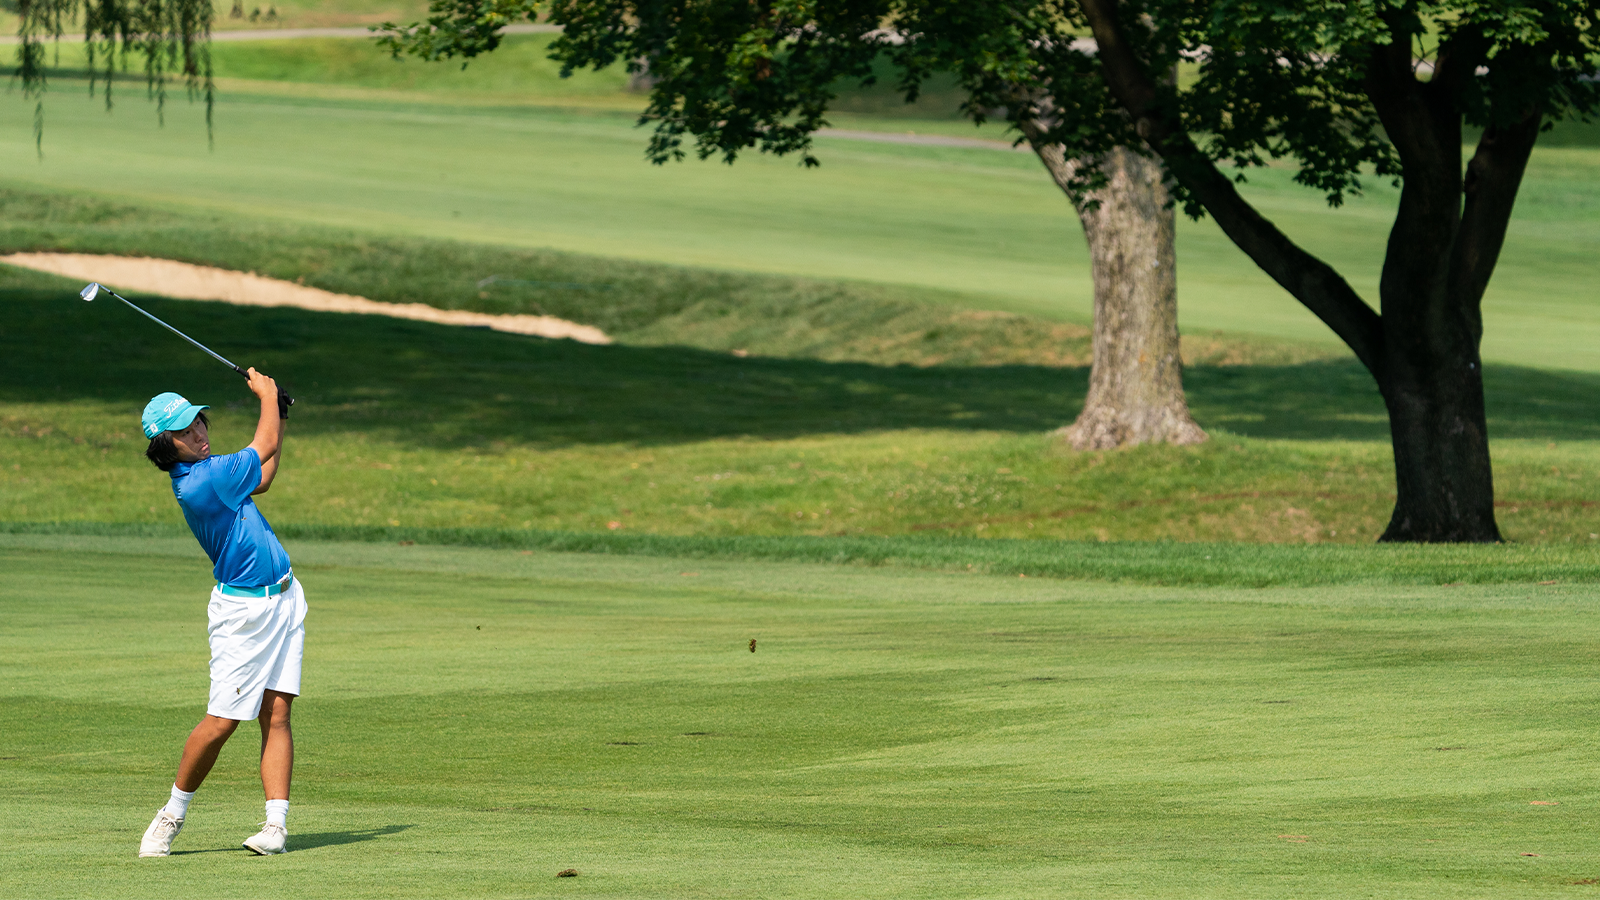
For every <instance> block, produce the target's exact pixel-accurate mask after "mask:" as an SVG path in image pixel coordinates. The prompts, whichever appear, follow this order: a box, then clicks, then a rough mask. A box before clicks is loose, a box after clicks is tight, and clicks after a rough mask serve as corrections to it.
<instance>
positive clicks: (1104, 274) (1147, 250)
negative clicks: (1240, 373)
mask: <svg viewBox="0 0 1600 900" xmlns="http://www.w3.org/2000/svg"><path fill="white" fill-rule="evenodd" d="M1034 151H1035V152H1036V153H1038V155H1039V158H1040V159H1041V160H1043V161H1044V164H1045V168H1047V169H1049V171H1050V174H1051V176H1052V177H1054V178H1055V180H1056V183H1057V184H1059V185H1061V186H1062V188H1063V189H1065V188H1066V186H1067V183H1068V181H1069V180H1070V179H1071V178H1072V173H1073V170H1074V169H1075V168H1076V166H1077V162H1076V161H1075V160H1069V159H1066V158H1065V156H1064V154H1063V152H1062V148H1061V145H1059V144H1042V145H1039V144H1036V145H1035V146H1034ZM1101 169H1102V171H1104V172H1105V174H1106V177H1107V178H1108V179H1109V183H1108V184H1107V185H1106V186H1105V187H1104V188H1101V189H1100V190H1098V191H1095V192H1093V193H1092V194H1090V195H1088V196H1087V197H1086V198H1085V201H1086V202H1084V203H1078V204H1075V205H1076V207H1077V210H1078V218H1079V220H1081V221H1082V222H1083V233H1084V236H1085V237H1086V238H1087V239H1088V242H1089V260H1090V265H1091V269H1092V271H1093V275H1094V362H1093V365H1092V366H1091V368H1090V370H1089V394H1088V397H1087V398H1085V400H1084V404H1083V411H1082V412H1081V413H1080V414H1079V415H1078V419H1077V421H1075V422H1073V423H1072V424H1071V425H1070V426H1067V427H1065V428H1062V429H1061V430H1060V431H1059V432H1057V433H1058V434H1060V435H1061V436H1062V437H1063V438H1064V439H1065V440H1066V441H1067V443H1068V444H1070V445H1071V446H1072V447H1073V448H1074V449H1077V450H1108V449H1112V448H1116V447H1131V446H1136V445H1139V444H1160V443H1166V444H1198V443H1200V442H1202V441H1204V440H1205V439H1206V433H1205V432H1204V431H1203V430H1201V428H1200V426H1199V425H1197V424H1195V421H1194V419H1193V417H1191V416H1190V415H1189V404H1188V402H1187V401H1186V400H1185V399H1184V395H1183V359H1182V356H1181V355H1180V353H1179V347H1178V274H1177V267H1176V263H1177V259H1176V254H1175V253H1174V251H1173V233H1174V215H1173V210H1172V209H1171V206H1170V204H1169V203H1168V197H1167V190H1166V188H1165V187H1164V186H1163V184H1162V170H1161V164H1160V163H1159V162H1157V161H1155V160H1153V159H1149V158H1146V157H1144V156H1140V155H1139V154H1137V153H1134V152H1133V151H1131V150H1128V149H1127V148H1125V147H1118V148H1116V149H1115V150H1113V151H1111V153H1109V154H1108V155H1107V157H1106V158H1105V159H1104V160H1102V161H1101ZM1093 201H1099V206H1098V208H1093V209H1091V208H1090V205H1091V203H1092V202H1093Z"/></svg>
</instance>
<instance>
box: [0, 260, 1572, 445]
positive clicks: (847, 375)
mask: <svg viewBox="0 0 1600 900" xmlns="http://www.w3.org/2000/svg"><path fill="white" fill-rule="evenodd" d="M142 305H144V306H145V308H147V309H149V310H150V311H151V312H152V313H153V314H155V315H157V316H160V317H161V318H163V319H165V320H167V321H169V322H171V323H172V324H173V325H175V326H176V327H178V328H180V329H182V330H184V331H185V332H187V333H189V334H190V335H192V336H194V337H195V338H197V339H198V340H200V341H201V342H203V343H206V344H208V345H209V346H211V347H212V349H214V350H216V351H218V352H219V353H221V354H223V355H224V356H227V357H229V358H230V359H232V360H233V361H235V362H237V363H239V364H240V365H245V366H250V365H254V366H257V367H259V368H261V369H262V370H264V371H267V372H269V373H271V374H273V375H275V376H277V377H278V378H280V379H281V380H282V382H283V383H284V384H285V386H286V387H287V388H288V389H289V390H291V391H292V392H293V393H294V394H295V395H296V397H297V398H299V400H300V405H298V406H296V408H295V410H296V415H295V416H294V427H295V429H296V430H297V431H299V432H300V433H302V434H304V433H308V432H310V433H316V432H323V433H343V432H362V433H366V434H369V435H372V436H374V437H380V438H385V439H390V440H395V441H398V442H401V443H408V444H415V445H425V446H436V447H466V446H489V445H491V444H493V443H495V442H496V441H505V442H508V443H513V444H533V445H543V446H556V447H559V446H567V445H575V444H588V443H611V442H625V443H637V444H655V443H674V442H680V441H690V440H700V439H706V438H713V437H731V436H751V437H758V438H788V437H797V436H803V435H808V434H841V433H858V432H865V431H874V430H880V429H907V428H938V429H962V430H993V431H1011V432H1020V433H1028V432H1031V433H1038V432H1044V431H1048V430H1051V429H1054V428H1057V427H1059V426H1061V425H1062V424H1065V423H1067V422H1070V421H1072V419H1073V418H1074V417H1075V416H1076V415H1077V413H1078V410H1079V408H1080V406H1081V404H1082V401H1083V395H1084V391H1085V390H1086V387H1087V381H1088V371H1087V370H1086V369H1082V368H1066V369H1062V368H1049V367H1044V366H996V367H934V368H913V367H909V366H879V365H870V364H865V363H830V362H820V361H816V360H807V359H781V358H738V357H734V356H731V355H728V354H723V353H716V352H711V351H706V350H699V349H694V348H683V347H664V348H663V347H629V346H615V345H613V346H609V347H596V346H587V345H583V344H577V343H573V342H570V341H549V340H542V339H538V338H529V337H523V336H518V335H507V334H500V333H497V332H492V331H488V330H486V329H470V328H458V327H449V326H440V325H431V324H428V323H423V322H411V321H405V320H398V319H387V318H382V317H376V316H354V315H342V314H334V313H312V312H306V311H302V310H295V309H256V308H251V307H236V306H228V305H224V304H216V303H194V302H185V301H174V300H149V301H142ZM1186 379H1187V386H1188V391H1189V400H1190V404H1191V406H1192V408H1193V409H1194V412H1195V415H1196V418H1197V419H1198V420H1199V421H1200V422H1201V424H1203V425H1205V426H1206V427H1208V428H1213V429H1216V428H1221V429H1225V430H1227V431H1230V432H1233V433H1236V434H1243V435H1249V436H1254V437H1265V438H1287V439H1301V440H1327V439H1346V440H1386V439H1387V437H1388V424H1387V420H1386V417H1385V415H1384V410H1383V405H1382V402H1381V401H1380V399H1379V398H1378V395H1377V391H1376V389H1375V388H1374V387H1373V384H1372V380H1371V379H1370V378H1369V377H1368V376H1367V374H1366V372H1365V371H1364V370H1363V369H1362V368H1361V367H1360V365H1359V364H1358V363H1356V362H1355V361H1354V360H1348V361H1347V360H1332V361H1322V362H1315V363H1305V364H1300V365H1290V366H1249V367H1243V366H1240V367H1195V368H1193V369H1191V370H1189V371H1188V372H1187V374H1186ZM1487 380H1488V386H1487V387H1488V394H1489V406H1490V409H1489V413H1490V419H1491V422H1490V426H1491V433H1492V434H1493V435H1495V436H1496V437H1503V438H1504V437H1519V438H1532V439H1540V440H1575V439H1595V438H1600V376H1596V375H1590V374H1583V373H1555V372H1544V371H1539V370H1533V369H1526V368H1519V367H1510V366H1492V367H1490V369H1489V371H1488V379H1487ZM163 390H176V391H178V392H180V393H183V394H184V395H185V396H187V397H189V398H190V399H192V400H194V401H195V402H199V403H210V404H212V405H213V406H217V407H223V406H226V405H230V404H231V405H237V406H241V407H245V408H248V407H247V406H246V404H247V403H248V402H253V401H252V400H251V398H250V397H249V396H248V394H247V393H246V391H245V389H244V384H243V383H242V381H241V379H239V378H238V376H236V375H233V374H232V373H230V372H228V371H227V369H225V368H223V367H222V366H221V365H219V364H218V363H216V362H215V361H214V360H211V359H209V358H207V357H206V356H205V355H204V354H202V353H200V352H199V351H198V350H195V349H194V348H192V347H190V346H189V345H187V344H185V343H183V342H182V341H181V340H180V339H178V338H177V337H175V336H173V335H171V334H169V333H167V332H165V331H163V330H162V329H160V328H159V327H157V326H156V325H154V324H153V323H151V322H149V321H147V320H145V319H143V318H142V317H140V316H139V315H138V314H137V313H135V312H134V311H133V310H131V309H128V308H127V307H125V306H123V305H121V304H120V303H116V302H115V301H112V302H111V303H109V304H108V303H101V302H95V303H92V304H89V303H84V302H82V301H80V300H78V299H77V298H76V297H75V296H74V295H72V294H71V293H65V292H57V291H54V290H38V289H13V290H4V291H0V400H3V401H9V402H64V401H72V400H79V399H94V400H101V401H107V402H111V403H115V404H119V405H125V406H126V407H127V409H128V412H129V416H130V425H131V421H132V419H131V417H132V416H134V415H136V414H137V412H138V410H139V409H140V408H141V407H142V406H143V404H144V402H145V401H146V400H148V399H149V398H150V397H151V396H152V395H154V394H156V393H158V392H160V391H163Z"/></svg>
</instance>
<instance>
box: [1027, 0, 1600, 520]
mask: <svg viewBox="0 0 1600 900" xmlns="http://www.w3.org/2000/svg"><path fill="white" fill-rule="evenodd" d="M1041 6H1050V7H1052V8H1053V9H1054V11H1055V13H1056V14H1058V15H1060V16H1061V17H1062V18H1063V19H1065V20H1067V21H1071V22H1074V23H1078V24H1081V25H1083V26H1085V27H1087V28H1088V29H1089V30H1091V31H1092V33H1093V35H1094V40H1095V43H1096V44H1097V48H1098V52H1097V53H1096V54H1095V59H1096V62H1097V64H1098V65H1099V67H1100V70H1101V72H1102V73H1103V75H1104V82H1105V85H1106V87H1107V91H1106V92H1105V93H1104V94H1102V95H1099V96H1100V97H1101V98H1103V99H1104V100H1105V101H1106V102H1108V103H1110V104H1111V105H1112V106H1113V107H1114V108H1116V109H1118V110H1120V111H1121V112H1123V113H1125V114H1126V119H1125V121H1126V122H1127V123H1128V128H1129V129H1130V130H1131V131H1132V132H1133V134H1134V135H1136V136H1137V137H1138V138H1139V139H1142V140H1143V141H1145V142H1146V144H1147V146H1149V147H1151V148H1153V149H1154V151H1155V152H1156V153H1157V154H1159V155H1160V157H1161V159H1162V160H1163V161H1164V162H1165V163H1166V165H1167V168H1168V170H1169V171H1170V172H1171V173H1172V175H1173V177H1174V179H1175V180H1176V192H1177V194H1178V197H1179V199H1180V200H1181V202H1183V203H1184V204H1185V205H1186V207H1187V209H1188V211H1189V212H1190V213H1191V214H1195V215H1198V214H1200V213H1201V212H1202V211H1203V212H1207V213H1210V214H1211V216H1212V217H1213V218H1214V219H1215V220H1216V221H1217V224H1218V225H1220V226H1221V228H1222V230H1223V231H1224V232H1225V233H1226V234H1227V235H1228V237H1230V238H1231V239H1232V240H1233V241H1234V243H1236V244H1238V245H1239V247H1240V248H1241V249H1242V250H1244V252H1245V253H1246V254H1248V255H1249V256H1250V258H1251V259H1252V260H1254V261H1255V263H1256V264H1257V265H1258V266H1260V267H1261V268H1262V269H1263V270H1264V271H1266V273H1267V274H1268V275H1270V276H1271V277H1272V278H1273V279H1274V280H1275V281H1277V282H1278V284H1280V285H1282V286H1283V288H1284V289H1285V290H1287V291H1288V292H1289V293H1290V294H1291V295H1293V296H1294V297H1295V299H1297V300H1299V301H1300V302H1301V303H1303V304H1304V305H1305V306H1306V307H1307V308H1308V309H1310V310H1311V311H1312V312H1313V313H1315V314H1316V315H1317V316H1318V317H1319V318H1320V319H1322V321H1323V322H1324V323H1326V324H1327V325H1328V327H1329V328H1331V329H1333V331H1334V332H1335V333H1336V334H1338V335H1339V337H1340V338H1342V339H1343V340H1344V342H1345V343H1346V344H1348V345H1349V347H1350V349H1351V350H1352V351H1354V352H1355V355H1356V357H1357V358H1358V359H1360V360H1361V362H1362V363H1363V364H1364V365H1365V366H1366V367H1367V369H1368V371H1369V372H1371V374H1372V377H1373V378H1374V379H1375V380H1376V382H1377V384H1378V389H1379V391H1380V392H1381V393H1382V395H1383V399H1384V402H1385V404H1386V405H1387V408H1388V412H1389V422H1390V430H1391V433H1392V437H1393V444H1394V461H1395V481H1396V486H1397V488H1398V492H1397V493H1398V497H1397V499H1396V502H1395V508H1394V513H1393V515H1392V517H1391V518H1390V521H1389V526H1388V528H1387V529H1386V530H1385V531H1384V534H1383V538H1382V539H1383V540H1386V541H1496V540H1499V539H1500V533H1499V530H1498V528H1497V527H1496V525H1495V519H1494V486H1493V477H1492V472H1491V469H1490V461H1489V444H1488V429H1487V425H1486V421H1485V416H1484V406H1483V368H1482V365H1481V361H1480V359H1479V341H1480V339H1481V338H1482V334H1483V318H1482V314H1481V302H1482V299H1483V294H1484V290H1485V289H1486V288H1487V286H1488V284H1489V277H1490V275H1491V274H1492V273H1493V271H1494V267H1495V263H1496V260H1497V259H1498V258H1499V255H1500V249H1501V246H1502V244H1503V242H1504V240H1505V235H1506V228H1507V224H1508V222H1509V220H1510V217H1511V209H1512V205H1513V203H1514V202H1515V200H1516V196H1517V189H1518V186H1519V184H1520V183H1521V180H1522V175H1523V171H1524V169H1525V167H1526V166H1527V162H1528V158H1529V155H1530V153H1531V152H1532V150H1533V146H1534V142H1535V140H1536V139H1537V137H1538V135H1539V133H1540V131H1541V129H1544V128H1548V127H1549V126H1550V124H1551V123H1553V122H1555V121H1558V120H1560V119H1563V118H1568V117H1573V116H1578V117H1587V116H1588V115H1589V114H1591V113H1593V112H1594V111H1595V110H1596V107H1597V101H1600V84H1597V81H1596V77H1595V73H1596V67H1597V62H1600V54H1597V43H1596V40H1597V30H1596V29H1597V24H1600V3H1596V2H1593V0H1494V2H1483V0H1448V2H1431V3H1430V2H1416V0H1353V2H1344V0H1292V2H1290V0H1280V2H1273V0H1267V2H1262V0H1123V2H1119V0H1081V2H1069V0H1064V2H1062V3H1059V4H1057V3H1049V4H1041ZM1175 65H1188V66H1192V71H1193V77H1192V78H1186V79H1185V84H1184V86H1182V87H1181V88H1180V87H1178V86H1177V85H1174V84H1172V83H1171V82H1169V81H1168V80H1166V79H1165V78H1164V77H1163V75H1164V73H1167V72H1169V71H1171V69H1172V67H1173V66H1175ZM1086 106H1089V107H1091V109H1090V110H1089V115H1091V116H1093V117H1094V120H1095V121H1105V118H1104V116H1103V115H1100V114H1099V111H1098V110H1094V109H1092V103H1088V102H1086ZM1084 120H1085V121H1087V120H1088V119H1087V118H1085V119H1084ZM1468 126H1470V127H1471V128H1474V129H1477V130H1478V131H1479V137H1478V139H1477V142H1476V146H1475V147H1474V148H1472V151H1471V154H1470V157H1469V158H1468V159H1467V160H1466V162H1465V165H1463V148H1462V143H1463V137H1464V135H1465V130H1464V129H1465V127H1468ZM1124 139H1126V140H1132V139H1133V138H1132V137H1131V136H1130V137H1126V138H1124ZM1069 146H1070V144H1069ZM1269 158H1292V159H1294V160H1295V161H1296V162H1297V163H1298V166H1299V172H1298V174H1297V175H1296V180H1297V181H1299V182H1300V183H1301V184H1304V185H1306V186H1308V187H1311V188H1314V189H1317V190H1320V191H1322V192H1324V193H1325V194H1326V196H1327V198H1328V201H1329V202H1330V203H1332V204H1334V205H1337V204H1338V203H1339V202H1340V201H1341V199H1342V198H1343V197H1344V196H1346V195H1347V194H1349V193H1351V192H1353V191H1358V190H1359V189H1360V186H1361V178H1362V177H1364V176H1370V175H1371V174H1376V175H1377V176H1378V177H1392V178H1394V179H1395V180H1397V181H1398V182H1399V183H1400V185H1401V190H1400V201H1399V209H1398V212H1397V214H1396V216H1395V221H1394V225H1393V227H1392V229H1391V231H1390V234H1389V242H1388V248H1387V251H1386V254H1385V257H1384V262H1383V271H1382V277H1381V281H1380V283H1379V296H1378V300H1379V308H1378V309H1377V310H1374V309H1373V308H1372V307H1371V306H1369V305H1368V304H1367V303H1366V302H1365V301H1363V299H1362V298H1361V297H1360V296H1359V295H1357V293H1356V292H1355V291H1354V290H1352V289H1351V288H1350V286H1349V285H1348V284H1347V283H1346V282H1345V280H1344V279H1343V278H1342V277H1341V276H1340V275H1339V273H1338V272H1336V271H1334V269H1333V268H1332V267H1331V266H1329V265H1328V264H1327V263H1325V262H1323V261H1322V260H1320V259H1318V258H1317V257H1316V256H1314V255H1312V254H1311V253H1308V252H1307V251H1306V250H1305V249H1303V248H1301V247H1300V246H1298V245H1297V244H1295V243H1294V241H1293V240H1292V239H1291V238H1290V237H1289V236H1288V235H1286V234H1284V233H1283V232H1282V231H1280V230H1279V229H1278V228H1277V227H1275V226H1274V225H1273V224H1272V223H1271V222H1270V221H1268V220H1267V219H1266V218H1265V217H1264V216H1262V215H1261V214H1260V213H1259V212H1258V211H1257V210H1256V209H1255V208H1254V207H1253V206H1251V204H1250V203H1249V202H1248V201H1247V200H1246V199H1245V198H1244V197H1243V196H1242V195H1241V194H1240V193H1239V191H1238V190H1237V189H1236V187H1235V181H1236V180H1238V178H1239V175H1240V173H1241V172H1242V171H1243V170H1244V169H1247V168H1248V167H1251V166H1260V165H1263V164H1265V163H1266V162H1267V161H1268V159H1269ZM1225 169H1233V171H1231V172H1230V171H1225Z"/></svg>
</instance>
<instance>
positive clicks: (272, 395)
mask: <svg viewBox="0 0 1600 900" xmlns="http://www.w3.org/2000/svg"><path fill="white" fill-rule="evenodd" d="M245 375H246V376H247V377H248V378H249V379H250V393H252V394H255V395H256V396H257V397H260V398H261V399H263V400H271V401H272V402H273V403H277V402H278V383H277V382H276V381H273V380H272V376H271V375H263V374H261V373H260V372H257V371H256V369H255V367H254V366H251V367H250V368H248V369H246V370H245Z"/></svg>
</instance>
